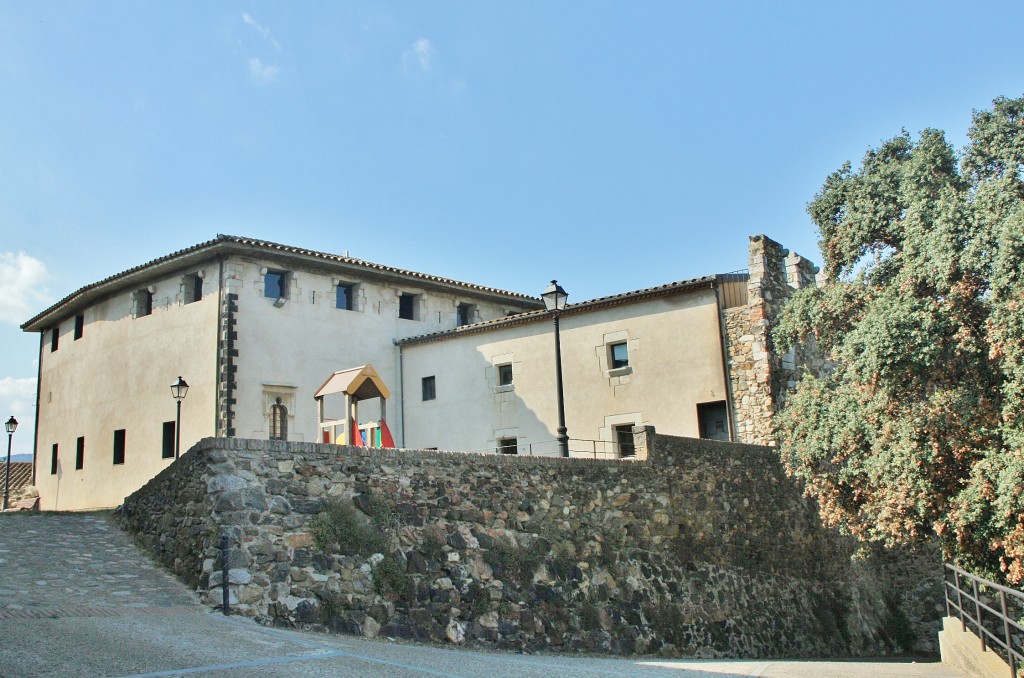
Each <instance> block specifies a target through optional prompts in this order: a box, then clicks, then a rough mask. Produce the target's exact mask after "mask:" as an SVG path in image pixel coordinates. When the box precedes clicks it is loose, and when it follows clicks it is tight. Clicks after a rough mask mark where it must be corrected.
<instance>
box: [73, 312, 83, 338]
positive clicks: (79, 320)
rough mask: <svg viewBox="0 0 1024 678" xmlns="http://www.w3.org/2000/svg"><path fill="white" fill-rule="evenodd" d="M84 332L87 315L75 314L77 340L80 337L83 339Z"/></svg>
mask: <svg viewBox="0 0 1024 678" xmlns="http://www.w3.org/2000/svg"><path fill="white" fill-rule="evenodd" d="M84 333H85V316H84V315H76V316H75V341H78V340H79V339H81V338H82V334H84Z"/></svg>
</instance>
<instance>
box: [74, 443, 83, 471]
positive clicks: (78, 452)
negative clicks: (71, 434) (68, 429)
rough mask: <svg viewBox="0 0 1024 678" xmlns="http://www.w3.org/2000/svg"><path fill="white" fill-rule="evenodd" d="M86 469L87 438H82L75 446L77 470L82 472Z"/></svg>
mask: <svg viewBox="0 0 1024 678" xmlns="http://www.w3.org/2000/svg"><path fill="white" fill-rule="evenodd" d="M83 467H85V438H84V437H80V438H79V439H78V442H77V443H76V444H75V469H76V470H81V469H82V468H83Z"/></svg>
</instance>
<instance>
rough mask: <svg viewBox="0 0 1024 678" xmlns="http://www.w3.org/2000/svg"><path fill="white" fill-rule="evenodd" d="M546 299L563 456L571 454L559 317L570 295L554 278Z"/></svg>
mask: <svg viewBox="0 0 1024 678" xmlns="http://www.w3.org/2000/svg"><path fill="white" fill-rule="evenodd" d="M540 296H541V298H543V299H544V306H545V307H547V309H548V310H549V311H551V316H552V318H554V321H555V381H556V383H557V384H558V435H557V436H556V438H557V439H558V449H559V451H560V452H561V453H562V456H563V457H568V456H569V434H568V430H567V429H566V428H565V397H564V396H563V394H562V342H561V338H560V337H559V328H558V317H559V316H560V315H562V311H564V310H565V300H566V299H568V298H569V295H568V294H566V293H565V290H563V289H562V286H561V285H559V284H558V281H557V280H552V281H551V284H550V285H548V288H547V289H546V290H544V293H543V294H541V295H540Z"/></svg>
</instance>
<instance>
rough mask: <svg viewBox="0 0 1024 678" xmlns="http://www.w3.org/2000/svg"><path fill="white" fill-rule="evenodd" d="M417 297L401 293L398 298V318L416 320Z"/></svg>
mask: <svg viewBox="0 0 1024 678" xmlns="http://www.w3.org/2000/svg"><path fill="white" fill-rule="evenodd" d="M417 296H418V295H415V294H409V293H407V292H402V294H401V296H399V297H398V317H399V318H404V319H406V320H416V297H417Z"/></svg>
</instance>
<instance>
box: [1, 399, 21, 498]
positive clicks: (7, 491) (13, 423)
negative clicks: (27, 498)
mask: <svg viewBox="0 0 1024 678" xmlns="http://www.w3.org/2000/svg"><path fill="white" fill-rule="evenodd" d="M4 428H5V429H7V472H6V473H5V474H4V508H3V510H4V511H6V510H7V500H8V497H10V496H11V439H12V438H14V432H15V430H17V428H18V420H17V419H15V418H14V415H11V418H10V419H8V420H7V423H6V424H4Z"/></svg>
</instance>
